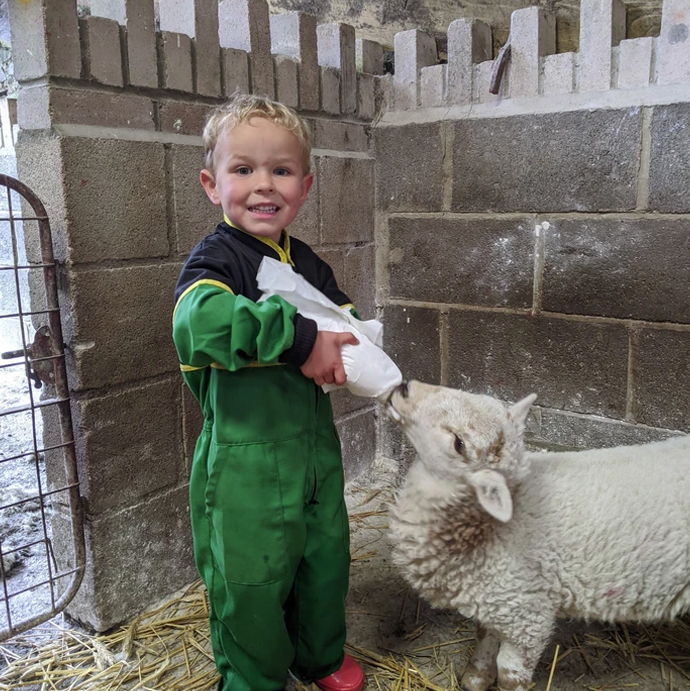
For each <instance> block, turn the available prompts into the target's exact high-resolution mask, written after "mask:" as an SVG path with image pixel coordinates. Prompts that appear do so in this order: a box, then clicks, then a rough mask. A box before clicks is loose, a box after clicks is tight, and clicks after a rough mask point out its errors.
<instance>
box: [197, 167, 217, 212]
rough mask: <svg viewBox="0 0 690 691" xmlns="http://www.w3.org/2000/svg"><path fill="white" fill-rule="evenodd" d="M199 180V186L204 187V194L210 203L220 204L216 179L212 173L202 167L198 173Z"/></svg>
mask: <svg viewBox="0 0 690 691" xmlns="http://www.w3.org/2000/svg"><path fill="white" fill-rule="evenodd" d="M199 181H200V182H201V186H202V187H203V188H204V192H206V196H207V197H208V198H209V199H210V200H211V203H213V204H215V205H216V206H220V197H219V196H218V191H217V190H216V179H215V177H214V176H213V173H212V172H211V171H210V170H206V168H204V169H203V170H202V171H201V172H200V173H199Z"/></svg>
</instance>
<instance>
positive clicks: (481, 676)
mask: <svg viewBox="0 0 690 691" xmlns="http://www.w3.org/2000/svg"><path fill="white" fill-rule="evenodd" d="M498 643H499V641H498V636H497V635H496V634H495V633H494V632H493V631H490V630H488V629H485V628H484V627H483V626H482V625H481V624H479V625H478V626H477V645H476V646H475V648H474V654H473V655H472V659H471V660H470V662H469V664H468V665H467V668H466V669H465V673H464V674H463V675H462V681H461V682H460V686H461V687H462V689H463V691H486V690H487V689H488V688H489V686H491V684H493V683H494V681H496V655H497V653H498Z"/></svg>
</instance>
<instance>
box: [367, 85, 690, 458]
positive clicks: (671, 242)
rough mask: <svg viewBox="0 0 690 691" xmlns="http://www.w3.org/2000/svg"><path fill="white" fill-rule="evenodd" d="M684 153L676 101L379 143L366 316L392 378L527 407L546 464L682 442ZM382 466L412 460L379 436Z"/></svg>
mask: <svg viewBox="0 0 690 691" xmlns="http://www.w3.org/2000/svg"><path fill="white" fill-rule="evenodd" d="M689 136H690V99H688V102H682V103H676V104H670V105H657V106H644V107H639V106H635V107H629V108H618V109H604V108H600V109H596V110H583V111H570V112H562V113H540V114H532V115H516V116H511V117H495V118H482V117H478V118H474V119H462V120H446V121H436V122H420V123H412V124H401V125H394V124H392V119H390V120H389V122H388V124H386V126H384V127H379V128H377V129H376V131H375V156H376V194H377V199H376V203H377V248H378V258H379V264H378V270H379V274H378V279H379V293H378V300H379V302H380V304H381V305H382V306H383V315H384V323H385V325H386V329H385V332H384V333H385V341H386V347H387V349H388V352H389V353H390V354H391V355H392V356H393V357H394V358H395V359H396V360H397V362H398V364H399V366H400V367H401V369H402V371H403V373H404V374H405V375H406V376H407V377H408V378H419V379H422V380H424V381H430V382H437V383H441V384H444V385H448V386H454V387H459V388H463V389H465V390H468V391H472V392H475V393H485V394H490V395H493V396H496V397H498V398H500V399H502V400H505V401H514V400H517V399H518V398H520V397H522V396H525V395H527V394H529V393H531V392H536V393H537V395H538V398H537V401H536V408H535V413H534V415H533V416H532V419H531V421H530V437H531V440H532V442H533V443H536V444H538V445H543V446H546V447H555V448H562V447H568V448H572V447H593V446H600V445H603V446H613V445H616V444H619V443H632V442H640V441H645V440H653V439H658V438H664V437H666V436H668V435H671V434H676V433H678V432H683V433H690V396H689V394H688V391H690V370H689V369H688V367H687V363H688V359H689V358H690V308H689V307H688V305H689V304H690V303H689V302H688V297H689V294H688V290H689V286H690V264H689V263H688V256H690V202H688V197H687V188H688V184H689V183H690V176H689V173H688V170H689V169H690V147H688V146H687V142H688V137H689ZM408 152H412V153H411V154H408ZM380 450H381V452H382V453H383V454H385V455H386V456H390V457H392V458H408V459H409V458H410V457H411V450H410V448H409V446H408V445H407V444H406V443H405V441H404V440H403V439H402V436H401V435H400V434H399V432H398V430H397V429H395V428H394V427H392V426H391V425H390V423H388V422H387V421H385V420H382V421H381V436H380Z"/></svg>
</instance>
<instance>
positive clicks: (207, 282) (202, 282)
mask: <svg viewBox="0 0 690 691" xmlns="http://www.w3.org/2000/svg"><path fill="white" fill-rule="evenodd" d="M200 285H210V286H215V287H216V288H220V289H221V290H224V291H226V292H228V293H230V294H231V295H234V294H235V293H234V292H233V290H232V288H230V287H229V286H226V285H225V283H222V282H221V281H216V280H214V279H212V278H202V279H201V280H200V281H197V282H196V283H192V285H191V286H189V288H186V289H185V290H184V292H183V293H182V295H180V297H179V298H178V300H177V302H176V303H175V309H174V310H173V320H174V319H175V312H177V308H178V306H179V304H180V302H182V298H183V297H184V296H185V295H187V294H188V293H191V292H192V291H193V290H194V289H195V288H198V287H199V286H200Z"/></svg>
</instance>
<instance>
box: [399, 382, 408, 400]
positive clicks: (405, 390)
mask: <svg viewBox="0 0 690 691" xmlns="http://www.w3.org/2000/svg"><path fill="white" fill-rule="evenodd" d="M398 393H399V394H400V395H401V396H402V397H403V398H407V397H408V395H409V393H410V390H409V389H408V387H407V382H406V381H404V382H403V383H402V384H400V385H399V386H398Z"/></svg>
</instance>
